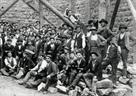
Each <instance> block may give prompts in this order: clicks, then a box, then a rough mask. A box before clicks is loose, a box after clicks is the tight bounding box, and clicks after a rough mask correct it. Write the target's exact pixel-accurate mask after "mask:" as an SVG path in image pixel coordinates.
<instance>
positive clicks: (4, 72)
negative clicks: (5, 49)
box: [0, 68, 9, 76]
mask: <svg viewBox="0 0 136 96" xmlns="http://www.w3.org/2000/svg"><path fill="white" fill-rule="evenodd" d="M0 71H1V73H2V74H3V75H5V76H9V74H8V73H7V72H6V70H5V68H2V69H1V70H0Z"/></svg>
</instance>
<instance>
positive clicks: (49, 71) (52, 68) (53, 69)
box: [47, 62, 58, 77]
mask: <svg viewBox="0 0 136 96" xmlns="http://www.w3.org/2000/svg"><path fill="white" fill-rule="evenodd" d="M57 73H58V67H57V65H56V64H55V63H54V62H50V64H49V66H48V67H47V75H50V76H51V77H56V76H57Z"/></svg>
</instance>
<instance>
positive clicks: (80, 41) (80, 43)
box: [74, 25, 86, 49]
mask: <svg viewBox="0 0 136 96" xmlns="http://www.w3.org/2000/svg"><path fill="white" fill-rule="evenodd" d="M74 45H75V49H76V48H77V49H84V48H85V46H86V42H85V34H84V33H83V30H82V28H81V26H80V25H78V26H77V27H76V34H75V43H74Z"/></svg>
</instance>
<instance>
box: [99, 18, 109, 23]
mask: <svg viewBox="0 0 136 96" xmlns="http://www.w3.org/2000/svg"><path fill="white" fill-rule="evenodd" d="M102 22H104V23H105V24H108V21H107V20H105V19H101V20H100V21H99V23H102Z"/></svg>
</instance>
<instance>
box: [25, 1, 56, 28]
mask: <svg viewBox="0 0 136 96" xmlns="http://www.w3.org/2000/svg"><path fill="white" fill-rule="evenodd" d="M23 2H24V3H25V4H26V5H27V6H29V7H30V8H31V9H32V10H34V11H35V12H37V13H38V14H40V12H39V9H37V8H35V7H34V6H33V5H32V4H31V2H26V1H25V0H23ZM42 18H43V19H44V20H46V21H47V22H48V23H49V24H50V25H52V26H53V27H56V26H55V25H54V24H53V23H51V22H50V21H49V20H48V19H47V18H46V17H45V16H42Z"/></svg>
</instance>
